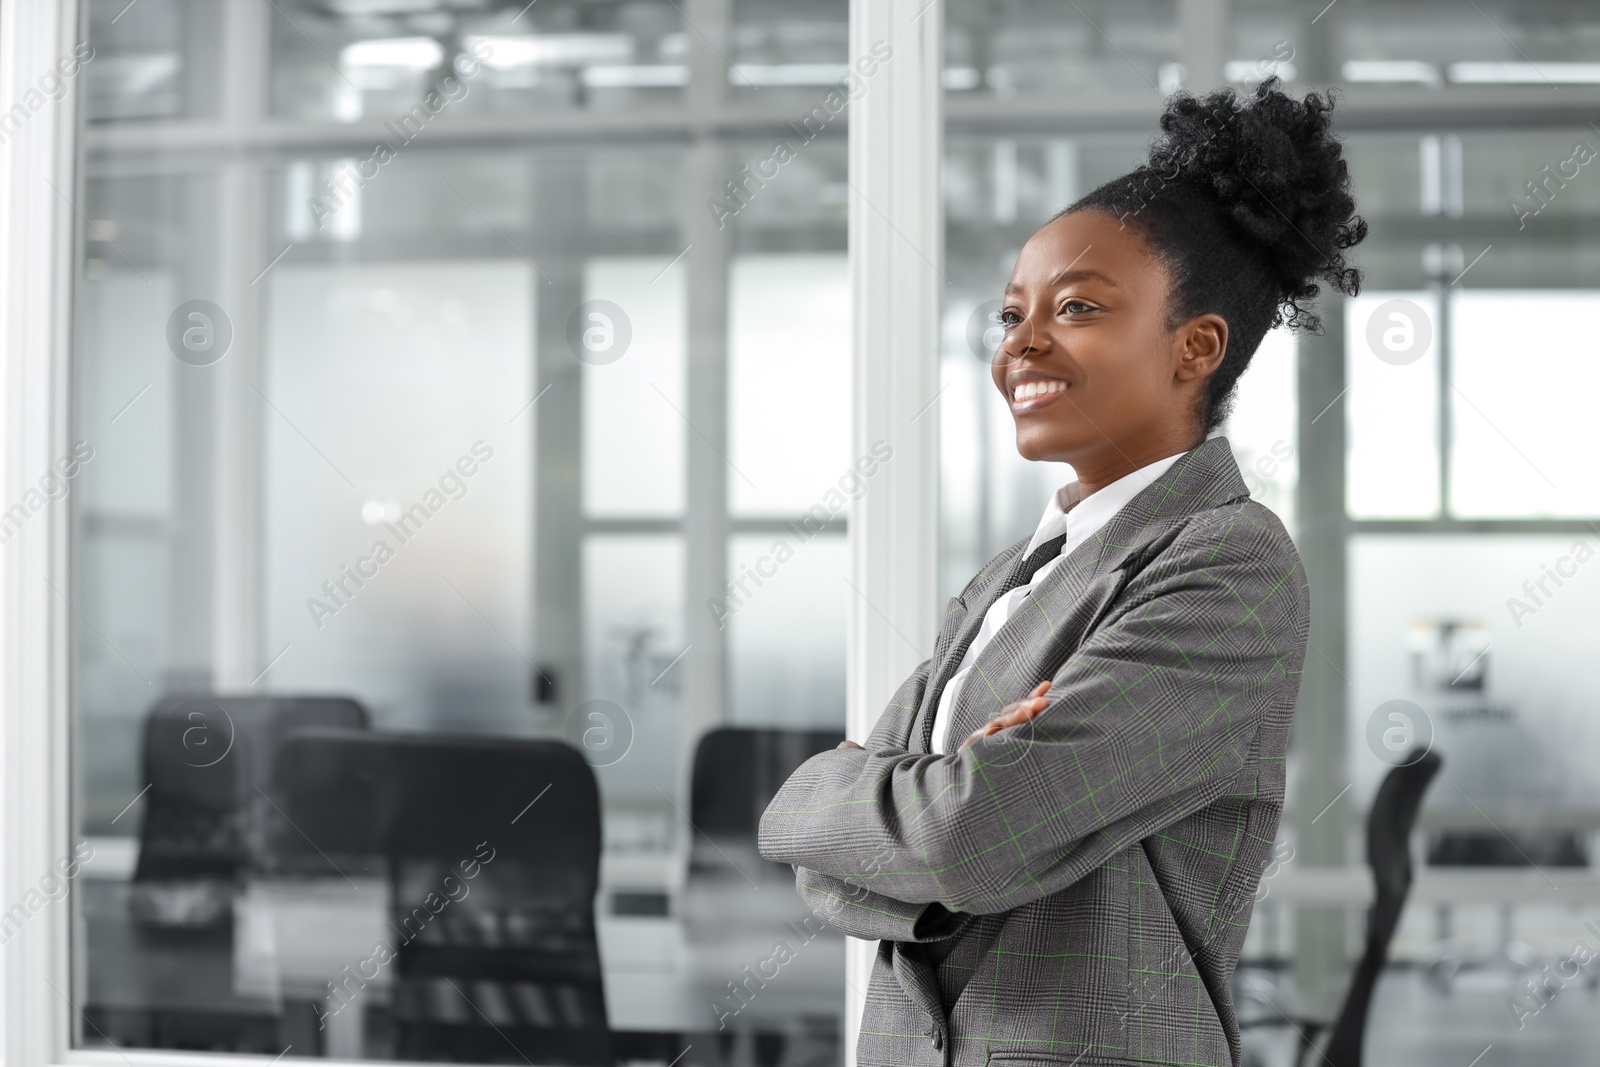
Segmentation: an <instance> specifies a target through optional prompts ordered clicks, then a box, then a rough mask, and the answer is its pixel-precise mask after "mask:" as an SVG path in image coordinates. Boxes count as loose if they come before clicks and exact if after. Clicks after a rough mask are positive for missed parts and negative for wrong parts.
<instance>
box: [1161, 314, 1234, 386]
mask: <svg viewBox="0 0 1600 1067" xmlns="http://www.w3.org/2000/svg"><path fill="white" fill-rule="evenodd" d="M1227 351H1228V322H1227V320H1226V319H1224V318H1223V317H1222V316H1221V315H1218V314H1216V313H1215V312H1209V311H1208V312H1206V313H1205V314H1204V315H1196V316H1195V317H1194V318H1192V319H1190V320H1189V321H1188V322H1186V323H1184V324H1183V325H1182V326H1181V327H1179V329H1178V346H1177V351H1176V352H1175V353H1174V355H1175V356H1176V357H1177V365H1176V366H1175V367H1174V369H1173V373H1174V374H1175V375H1176V377H1177V379H1178V381H1180V382H1188V381H1194V380H1195V379H1197V378H1207V377H1210V376H1211V373H1212V372H1213V371H1215V370H1216V369H1217V368H1218V367H1219V366H1221V365H1222V357H1223V356H1224V355H1226V354H1227Z"/></svg>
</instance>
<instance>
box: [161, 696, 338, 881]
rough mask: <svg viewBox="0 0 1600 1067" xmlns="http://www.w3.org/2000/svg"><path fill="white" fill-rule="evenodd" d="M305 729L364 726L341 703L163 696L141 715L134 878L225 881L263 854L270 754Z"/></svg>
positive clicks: (326, 699)
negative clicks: (143, 791) (141, 806)
mask: <svg viewBox="0 0 1600 1067" xmlns="http://www.w3.org/2000/svg"><path fill="white" fill-rule="evenodd" d="M312 723H322V724H326V725H336V726H346V727H351V728H358V729H361V728H365V727H366V725H367V713H366V711H365V710H363V708H362V707H361V705H360V704H358V703H356V702H355V701H354V700H350V699H349V698H346V697H298V696H294V697H256V696H226V695H218V694H187V695H173V696H168V697H165V698H163V699H162V700H160V701H159V702H157V704H156V705H155V706H154V707H153V708H151V709H150V712H149V714H148V716H147V717H146V719H145V730H144V753H143V766H144V777H145V781H146V782H148V783H149V786H150V791H149V794H148V795H147V798H146V801H147V803H146V807H145V813H144V818H143V822H142V824H141V828H140V835H139V836H140V843H139V861H138V864H137V866H136V868H135V871H134V881H135V882H146V881H182V880H186V879H194V878H203V879H221V880H229V879H232V878H234V877H236V876H237V875H238V873H239V872H240V871H241V869H242V868H244V867H245V866H247V865H249V864H250V863H252V862H255V861H257V860H258V859H259V858H260V857H261V856H262V855H263V854H264V843H263V840H262V834H261V832H260V828H261V825H262V823H261V818H260V814H261V810H262V809H263V808H265V807H267V806H268V805H269V801H268V799H267V795H266V794H267V793H269V792H270V788H271V765H272V750H273V749H274V748H275V747H276V745H277V743H278V741H279V740H280V739H281V738H282V737H283V736H284V735H285V734H286V733H287V732H288V731H289V730H291V729H294V728H296V727H298V726H305V725H309V724H312Z"/></svg>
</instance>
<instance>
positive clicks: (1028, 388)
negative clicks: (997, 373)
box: [1006, 373, 1072, 415]
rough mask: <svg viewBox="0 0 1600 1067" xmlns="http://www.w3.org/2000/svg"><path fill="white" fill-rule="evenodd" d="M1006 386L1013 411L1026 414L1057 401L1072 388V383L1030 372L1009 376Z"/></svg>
mask: <svg viewBox="0 0 1600 1067" xmlns="http://www.w3.org/2000/svg"><path fill="white" fill-rule="evenodd" d="M1006 386H1007V389H1008V393H1009V396H1010V399H1011V413H1012V414H1013V415H1025V414H1027V413H1029V412H1032V411H1038V410H1039V409H1040V408H1042V407H1047V406H1049V405H1050V404H1053V403H1055V402H1056V400H1058V399H1059V398H1060V397H1061V394H1063V393H1065V392H1066V391H1067V390H1068V389H1070V388H1072V383H1071V382H1069V381H1066V380H1064V379H1061V378H1048V377H1046V376H1044V375H1042V374H1033V373H1029V374H1016V375H1012V376H1010V377H1008V378H1007V381H1006Z"/></svg>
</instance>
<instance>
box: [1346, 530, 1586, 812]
mask: <svg viewBox="0 0 1600 1067" xmlns="http://www.w3.org/2000/svg"><path fill="white" fill-rule="evenodd" d="M1596 544H1597V539H1596V538H1595V537H1594V536H1593V535H1591V534H1581V535H1571V534H1562V535H1533V534H1529V535H1517V536H1510V535H1507V536H1493V537H1489V536H1476V537H1470V538H1468V537H1460V536H1442V537H1441V536H1392V535H1362V536H1360V537H1356V538H1354V539H1353V540H1352V541H1351V544H1350V590H1351V602H1350V615H1349V622H1348V624H1347V627H1346V633H1347V634H1348V636H1349V641H1350V662H1351V664H1352V669H1351V670H1350V671H1349V674H1350V678H1351V683H1352V685H1351V690H1350V705H1349V709H1350V726H1349V736H1350V743H1351V760H1350V766H1351V768H1352V769H1353V771H1354V773H1355V774H1356V775H1357V776H1358V782H1357V786H1358V788H1361V789H1364V790H1365V791H1366V792H1367V795H1369V796H1370V795H1371V791H1372V790H1374V789H1376V788H1377V781H1378V777H1379V772H1380V771H1382V770H1384V769H1385V765H1384V763H1381V762H1379V760H1381V759H1383V758H1384V756H1385V755H1386V754H1385V753H1381V752H1380V753H1376V754H1377V755H1378V756H1379V760H1375V759H1373V758H1372V756H1373V755H1374V754H1375V753H1373V752H1369V751H1367V746H1368V743H1369V741H1368V739H1369V738H1370V737H1372V736H1373V734H1372V733H1371V732H1370V729H1369V720H1370V719H1371V718H1372V717H1373V716H1374V715H1375V714H1378V710H1377V709H1379V708H1380V707H1382V706H1383V705H1384V704H1385V703H1386V702H1389V701H1394V700H1404V701H1408V702H1410V703H1411V704H1412V705H1415V707H1416V708H1418V709H1420V713H1415V712H1414V713H1413V715H1412V717H1414V718H1415V719H1416V721H1415V722H1414V723H1410V724H1406V723H1397V724H1396V725H1398V726H1400V727H1401V728H1403V729H1408V730H1410V731H1411V733H1412V737H1413V739H1418V738H1421V739H1424V740H1425V738H1426V735H1427V734H1428V733H1431V734H1432V736H1433V738H1434V745H1435V747H1436V748H1438V749H1439V751H1440V753H1441V754H1442V755H1443V756H1444V768H1443V771H1442V774H1443V776H1444V782H1445V788H1444V789H1442V790H1440V791H1439V792H1438V793H1430V796H1431V797H1432V798H1433V799H1432V800H1431V801H1430V806H1432V805H1438V806H1440V807H1445V808H1450V809H1455V810H1458V811H1459V810H1460V809H1466V810H1465V812H1461V814H1463V815H1465V814H1469V813H1470V812H1471V807H1470V806H1469V802H1470V804H1477V805H1479V806H1481V807H1482V808H1484V809H1485V810H1486V811H1488V812H1491V813H1493V812H1495V811H1496V810H1499V811H1504V810H1506V809H1508V808H1524V809H1526V808H1528V807H1530V806H1532V807H1535V808H1537V807H1545V808H1549V807H1555V806H1563V805H1593V804H1594V803H1595V802H1596V800H1597V799H1600V791H1597V788H1596V783H1595V780H1594V775H1593V774H1592V773H1591V772H1590V770H1589V761H1590V758H1591V757H1590V754H1591V753H1593V752H1595V751H1596V749H1597V747H1600V732H1597V730H1596V725H1595V722H1594V717H1593V715H1591V714H1590V713H1589V711H1588V709H1589V707H1590V705H1591V703H1592V697H1591V695H1590V689H1591V687H1590V685H1589V683H1588V679H1587V677H1586V675H1585V674H1584V673H1583V672H1581V671H1575V670H1573V669H1572V667H1571V665H1572V664H1574V663H1580V662H1583V661H1584V660H1585V659H1586V658H1587V657H1588V656H1590V655H1592V654H1593V652H1592V650H1593V648H1594V647H1595V645H1594V642H1595V640H1596V639H1597V638H1600V583H1595V582H1590V581H1587V580H1585V572H1586V571H1587V570H1588V569H1589V568H1591V567H1594V566H1595V563H1594V562H1593V561H1594V558H1595V555H1596ZM1563 576H1565V577H1563ZM1569 579H1575V580H1569ZM1479 653H1481V655H1480V654H1479ZM1382 719H1383V721H1384V723H1385V724H1386V725H1387V723H1388V722H1389V720H1388V719H1387V712H1384V713H1383V714H1382ZM1382 734H1383V731H1382V730H1379V731H1377V736H1378V737H1379V738H1380V739H1381V737H1382ZM1397 740H1398V739H1397ZM1379 743H1380V744H1381V743H1382V742H1381V740H1380V742H1379ZM1388 762H1390V763H1392V762H1393V760H1392V759H1390V760H1389V761H1388ZM1450 783H1455V785H1456V787H1458V788H1459V789H1460V790H1461V792H1459V793H1458V792H1457V791H1456V788H1452V787H1451V785H1450ZM1434 788H1435V789H1437V788H1438V786H1437V784H1436V785H1435V786H1434ZM1463 794H1465V798H1463Z"/></svg>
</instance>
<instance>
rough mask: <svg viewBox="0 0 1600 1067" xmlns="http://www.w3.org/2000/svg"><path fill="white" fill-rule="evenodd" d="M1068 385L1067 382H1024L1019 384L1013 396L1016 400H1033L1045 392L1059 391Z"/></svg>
mask: <svg viewBox="0 0 1600 1067" xmlns="http://www.w3.org/2000/svg"><path fill="white" fill-rule="evenodd" d="M1066 387H1067V383H1066V382H1054V381H1052V382H1023V383H1022V384H1021V385H1019V386H1017V391H1016V392H1015V393H1013V394H1012V396H1013V399H1016V400H1032V399H1033V398H1034V397H1036V396H1043V395H1044V394H1045V393H1059V392H1061V391H1062V390H1064V389H1065V388H1066Z"/></svg>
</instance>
